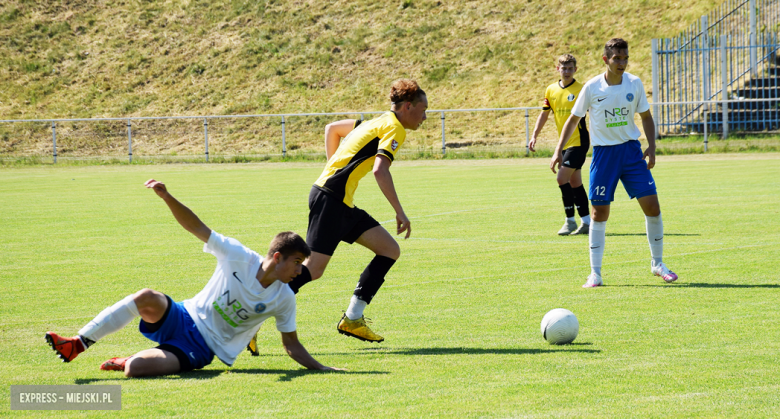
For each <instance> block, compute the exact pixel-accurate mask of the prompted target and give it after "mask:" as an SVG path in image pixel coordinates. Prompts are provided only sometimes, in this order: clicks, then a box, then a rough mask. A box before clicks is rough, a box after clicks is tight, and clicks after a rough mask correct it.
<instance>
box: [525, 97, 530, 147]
mask: <svg viewBox="0 0 780 419" xmlns="http://www.w3.org/2000/svg"><path fill="white" fill-rule="evenodd" d="M528 134H529V132H528V109H526V110H525V156H526V157H528V156H529V155H530V154H531V146H530V144H531V143H529V137H528Z"/></svg>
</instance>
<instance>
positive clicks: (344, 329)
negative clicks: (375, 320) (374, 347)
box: [337, 314, 385, 342]
mask: <svg viewBox="0 0 780 419" xmlns="http://www.w3.org/2000/svg"><path fill="white" fill-rule="evenodd" d="M337 329H338V331H339V333H341V334H342V335H347V336H352V337H353V338H358V339H360V340H363V341H366V342H382V341H383V340H385V338H383V337H382V336H379V335H377V334H376V333H374V332H373V331H372V330H371V328H369V327H368V325H366V318H365V317H361V318H359V319H357V320H350V319H349V318H348V317H347V315H346V314H344V315H343V316H341V321H339V325H338V328H337Z"/></svg>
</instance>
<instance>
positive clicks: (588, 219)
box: [580, 215, 590, 224]
mask: <svg viewBox="0 0 780 419" xmlns="http://www.w3.org/2000/svg"><path fill="white" fill-rule="evenodd" d="M580 219H581V220H582V224H590V215H586V216H584V217H580Z"/></svg>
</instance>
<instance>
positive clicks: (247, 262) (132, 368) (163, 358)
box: [46, 179, 337, 377]
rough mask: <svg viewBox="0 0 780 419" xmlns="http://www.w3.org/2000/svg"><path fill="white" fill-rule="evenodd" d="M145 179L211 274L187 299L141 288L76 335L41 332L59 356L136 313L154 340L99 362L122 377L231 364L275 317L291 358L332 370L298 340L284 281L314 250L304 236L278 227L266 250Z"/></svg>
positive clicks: (143, 329) (291, 300)
mask: <svg viewBox="0 0 780 419" xmlns="http://www.w3.org/2000/svg"><path fill="white" fill-rule="evenodd" d="M145 185H146V187H147V188H152V189H154V191H155V192H156V193H157V195H158V196H159V197H160V198H162V199H163V201H165V203H166V204H167V205H168V208H169V209H170V210H171V213H172V214H173V216H174V218H176V221H178V222H179V224H181V226H182V227H184V229H185V230H187V231H189V232H190V233H192V234H193V235H194V236H195V237H197V238H198V239H200V240H201V241H203V242H204V243H205V245H204V246H203V251H204V252H207V253H211V254H213V255H214V256H216V258H217V267H216V269H215V271H214V274H213V275H212V277H211V279H210V280H209V282H208V283H207V284H206V286H205V287H204V288H203V290H202V291H201V292H199V293H198V295H196V296H195V297H193V298H191V299H189V300H185V301H183V302H175V301H173V300H172V299H171V298H170V297H169V296H167V295H165V294H163V293H161V292H158V291H154V290H151V289H143V290H141V291H138V292H137V293H135V294H131V295H128V296H127V297H125V298H124V299H122V300H121V301H119V302H118V303H116V304H114V305H112V306H111V307H108V308H106V309H105V310H103V311H102V312H100V314H98V315H97V317H95V318H94V319H93V320H92V321H90V322H89V323H88V324H87V325H86V326H84V327H83V328H82V329H81V330H79V333H78V335H77V336H74V337H70V338H68V337H63V336H60V335H57V334H56V333H53V332H48V333H46V341H47V342H48V343H49V345H50V346H51V347H52V349H54V350H55V351H56V352H57V353H58V355H59V357H60V358H62V360H63V361H64V362H70V361H72V360H73V359H74V358H76V356H77V355H78V354H79V353H81V352H84V351H85V350H86V349H87V348H88V347H89V346H91V345H92V344H94V343H95V342H97V341H98V340H99V339H101V338H103V337H105V336H107V335H109V334H111V333H114V332H117V331H119V330H120V329H122V328H123V327H125V326H127V325H128V324H129V323H130V322H131V321H132V320H133V319H135V318H136V317H139V316H140V317H141V322H140V324H139V329H140V332H141V333H142V334H143V335H144V336H146V337H147V338H148V339H150V340H153V341H155V342H157V343H158V344H159V346H157V347H156V348H152V349H147V350H144V351H141V352H139V353H137V354H135V355H133V356H130V357H124V358H112V359H110V360H108V361H106V362H104V363H103V365H101V366H100V369H103V370H116V371H124V373H125V375H126V376H127V377H141V376H155V375H167V374H176V373H180V372H187V371H191V370H194V369H200V368H203V367H205V366H206V365H208V364H210V363H211V361H212V360H213V359H214V356H216V357H217V358H219V360H221V361H222V362H223V363H225V364H226V365H229V366H230V365H233V362H235V360H236V357H238V355H239V354H240V353H241V351H242V350H243V349H244V347H245V346H246V345H247V344H248V343H249V340H250V339H251V338H252V337H253V336H254V335H255V333H257V331H258V329H259V328H260V326H261V325H262V324H263V322H264V321H265V320H266V319H268V318H270V317H274V318H275V320H276V329H277V330H278V331H279V332H280V333H281V335H282V345H283V346H284V349H285V351H286V352H287V354H288V355H289V356H290V358H292V359H293V360H295V361H296V362H298V363H299V364H301V365H303V366H304V367H306V368H309V369H319V370H337V368H331V367H326V366H324V365H322V364H320V363H319V362H317V360H315V359H314V358H313V357H312V356H311V355H310V354H309V352H308V351H306V348H304V347H303V345H302V344H301V343H300V341H298V335H297V332H296V324H295V313H296V308H295V294H294V293H293V292H292V290H291V289H290V287H289V286H288V285H287V284H288V283H289V282H290V281H291V280H292V279H293V278H294V277H296V276H297V275H299V274H300V273H301V270H302V267H303V262H304V261H305V260H306V258H307V257H308V256H309V255H310V254H311V250H310V249H309V247H308V245H307V244H306V242H305V241H304V240H303V238H302V237H300V236H299V235H297V234H295V233H293V232H290V231H287V232H283V233H279V234H277V235H276V237H274V240H273V241H272V242H271V245H270V249H269V251H268V253H267V255H266V257H265V258H263V257H261V256H260V255H259V254H258V253H257V252H255V251H253V250H251V249H248V248H246V247H244V246H243V245H242V244H241V243H239V242H238V240H235V239H231V238H229V237H225V236H223V235H221V234H219V233H217V232H215V231H213V230H211V229H210V228H208V227H207V226H206V225H205V224H203V222H202V221H201V220H200V219H199V218H198V217H197V216H196V215H195V214H194V213H193V212H192V211H190V209H189V208H187V207H186V206H184V205H183V204H181V203H180V202H179V201H178V200H176V199H175V198H174V197H173V196H171V194H170V193H168V190H167V188H166V187H165V185H164V184H163V183H161V182H158V181H155V180H154V179H151V180H149V181H147V182H146V184H145Z"/></svg>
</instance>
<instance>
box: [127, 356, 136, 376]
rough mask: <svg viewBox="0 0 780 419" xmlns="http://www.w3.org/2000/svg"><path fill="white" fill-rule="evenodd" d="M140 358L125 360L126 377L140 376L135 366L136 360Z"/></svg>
mask: <svg viewBox="0 0 780 419" xmlns="http://www.w3.org/2000/svg"><path fill="white" fill-rule="evenodd" d="M137 360H138V358H130V359H128V360H127V362H125V371H124V373H125V377H127V378H133V377H139V375H137V374H136V367H134V366H133V364H134V363H135V361H137Z"/></svg>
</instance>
